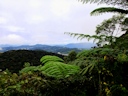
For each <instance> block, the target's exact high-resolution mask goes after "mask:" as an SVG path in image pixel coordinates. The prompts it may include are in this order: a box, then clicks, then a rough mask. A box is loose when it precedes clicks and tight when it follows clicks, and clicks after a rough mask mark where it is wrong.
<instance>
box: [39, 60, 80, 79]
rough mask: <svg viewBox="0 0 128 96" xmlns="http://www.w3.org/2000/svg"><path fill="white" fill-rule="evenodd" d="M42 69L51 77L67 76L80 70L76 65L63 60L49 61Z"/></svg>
mask: <svg viewBox="0 0 128 96" xmlns="http://www.w3.org/2000/svg"><path fill="white" fill-rule="evenodd" d="M40 71H41V72H42V73H43V74H45V75H47V76H50V77H54V78H58V79H60V78H66V77H68V76H70V75H74V74H76V73H78V72H79V71H80V68H79V67H78V66H75V65H68V64H65V63H62V62H54V61H50V62H47V63H46V64H45V65H44V66H43V67H41V68H40Z"/></svg>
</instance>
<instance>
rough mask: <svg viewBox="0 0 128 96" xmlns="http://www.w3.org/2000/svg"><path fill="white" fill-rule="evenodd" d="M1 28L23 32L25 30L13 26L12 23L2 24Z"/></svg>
mask: <svg viewBox="0 0 128 96" xmlns="http://www.w3.org/2000/svg"><path fill="white" fill-rule="evenodd" d="M3 28H5V29H6V30H7V31H9V32H24V31H25V29H24V28H22V27H18V26H13V25H9V26H3Z"/></svg>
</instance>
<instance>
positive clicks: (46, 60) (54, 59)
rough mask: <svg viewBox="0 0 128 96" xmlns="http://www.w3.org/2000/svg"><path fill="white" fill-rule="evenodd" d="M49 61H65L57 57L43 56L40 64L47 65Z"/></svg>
mask: <svg viewBox="0 0 128 96" xmlns="http://www.w3.org/2000/svg"><path fill="white" fill-rule="evenodd" d="M49 61H58V62H63V61H64V60H63V59H61V58H59V57H57V56H51V55H46V56H43V57H42V58H41V59H40V62H41V63H43V64H45V63H47V62H49Z"/></svg>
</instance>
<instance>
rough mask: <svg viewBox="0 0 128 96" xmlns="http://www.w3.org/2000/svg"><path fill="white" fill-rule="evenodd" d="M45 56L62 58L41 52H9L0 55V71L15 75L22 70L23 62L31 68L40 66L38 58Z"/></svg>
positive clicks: (54, 54)
mask: <svg viewBox="0 0 128 96" xmlns="http://www.w3.org/2000/svg"><path fill="white" fill-rule="evenodd" d="M45 55H52V56H58V57H60V58H63V57H64V56H63V55H60V54H56V53H52V52H46V51H43V50H35V51H33V50H11V51H7V52H4V53H0V69H2V70H6V69H9V71H11V72H16V73H17V72H19V70H21V69H22V68H23V65H24V64H25V62H29V63H30V64H31V65H33V66H37V65H40V64H41V63H40V58H41V57H43V56H45Z"/></svg>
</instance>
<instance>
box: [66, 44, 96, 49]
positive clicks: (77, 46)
mask: <svg viewBox="0 0 128 96" xmlns="http://www.w3.org/2000/svg"><path fill="white" fill-rule="evenodd" d="M94 46H96V44H94V43H70V44H67V45H65V47H67V48H78V49H90V48H91V47H94Z"/></svg>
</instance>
